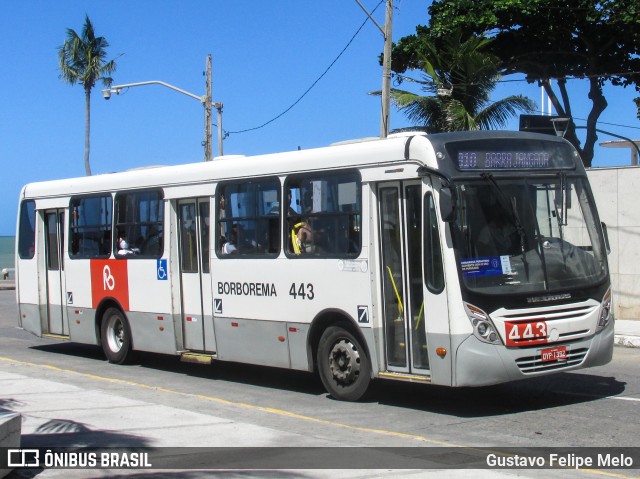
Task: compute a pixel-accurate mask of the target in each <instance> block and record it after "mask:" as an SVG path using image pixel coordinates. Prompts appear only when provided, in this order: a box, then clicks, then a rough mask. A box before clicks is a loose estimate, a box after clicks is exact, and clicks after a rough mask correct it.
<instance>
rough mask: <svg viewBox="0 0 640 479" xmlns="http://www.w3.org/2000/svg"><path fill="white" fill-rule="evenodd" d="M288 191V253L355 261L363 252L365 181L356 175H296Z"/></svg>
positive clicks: (288, 179) (289, 179)
mask: <svg viewBox="0 0 640 479" xmlns="http://www.w3.org/2000/svg"><path fill="white" fill-rule="evenodd" d="M285 190H286V192H287V198H288V200H287V224H286V231H285V233H286V236H287V253H289V254H290V255H293V256H300V255H301V256H305V255H306V256H314V257H324V258H347V257H349V258H353V257H356V256H358V255H359V254H360V250H361V224H360V222H361V218H362V215H361V182H360V177H359V175H358V174H357V173H355V172H340V173H337V174H336V173H313V174H310V175H295V176H292V177H291V178H287V181H286V182H285Z"/></svg>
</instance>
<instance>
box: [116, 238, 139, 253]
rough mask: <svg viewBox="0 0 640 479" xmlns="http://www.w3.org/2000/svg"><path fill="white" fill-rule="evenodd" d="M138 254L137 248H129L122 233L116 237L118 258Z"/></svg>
mask: <svg viewBox="0 0 640 479" xmlns="http://www.w3.org/2000/svg"><path fill="white" fill-rule="evenodd" d="M138 253H140V250H139V249H138V248H130V247H129V242H128V241H127V237H126V235H125V234H124V233H122V234H119V235H118V253H117V254H118V256H128V255H133V254H138Z"/></svg>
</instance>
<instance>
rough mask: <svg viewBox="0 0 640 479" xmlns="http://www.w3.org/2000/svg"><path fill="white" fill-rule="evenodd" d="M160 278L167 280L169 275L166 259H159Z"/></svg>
mask: <svg viewBox="0 0 640 479" xmlns="http://www.w3.org/2000/svg"><path fill="white" fill-rule="evenodd" d="M157 271H158V280H159V281H166V279H167V277H168V275H167V260H166V259H159V260H158V269H157Z"/></svg>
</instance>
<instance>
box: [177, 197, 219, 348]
mask: <svg viewBox="0 0 640 479" xmlns="http://www.w3.org/2000/svg"><path fill="white" fill-rule="evenodd" d="M209 210H210V204H209V198H198V199H191V200H182V201H180V202H179V203H178V228H179V248H180V282H181V293H182V325H183V334H184V346H185V348H187V349H189V350H192V351H215V350H216V347H215V337H214V333H213V314H212V308H213V306H212V294H211V273H210V268H209V265H210V258H209V217H210V216H209Z"/></svg>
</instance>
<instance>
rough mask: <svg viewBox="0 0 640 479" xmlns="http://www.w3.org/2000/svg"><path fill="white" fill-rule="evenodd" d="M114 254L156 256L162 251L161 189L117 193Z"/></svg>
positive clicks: (162, 217)
mask: <svg viewBox="0 0 640 479" xmlns="http://www.w3.org/2000/svg"><path fill="white" fill-rule="evenodd" d="M116 233H117V235H116V238H115V239H116V257H117V258H122V257H126V258H159V257H160V256H162V253H163V251H164V248H163V236H164V199H163V195H162V191H161V190H147V191H136V192H124V193H118V194H116Z"/></svg>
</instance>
